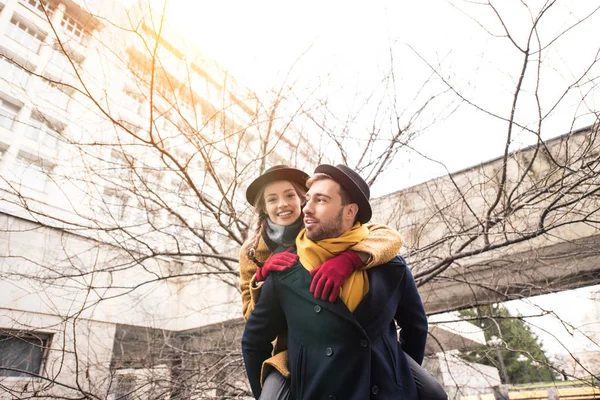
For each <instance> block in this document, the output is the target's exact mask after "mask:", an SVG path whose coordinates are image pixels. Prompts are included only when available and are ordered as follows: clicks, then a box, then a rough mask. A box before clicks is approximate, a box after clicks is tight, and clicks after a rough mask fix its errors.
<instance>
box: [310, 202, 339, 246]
mask: <svg viewBox="0 0 600 400" xmlns="http://www.w3.org/2000/svg"><path fill="white" fill-rule="evenodd" d="M343 211H344V209H343V208H342V209H341V210H340V212H339V213H338V215H336V216H335V218H332V219H330V220H329V221H327V222H321V220H319V227H318V228H317V229H316V230H314V231H311V232H309V231H308V230H306V237H307V238H309V239H310V240H312V241H313V242H318V241H319V240H323V239H329V238H336V237H339V236H340V235H341V234H342V233H344V232H342V212H343Z"/></svg>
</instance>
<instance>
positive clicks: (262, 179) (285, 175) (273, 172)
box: [246, 165, 308, 205]
mask: <svg viewBox="0 0 600 400" xmlns="http://www.w3.org/2000/svg"><path fill="white" fill-rule="evenodd" d="M307 179H308V174H307V173H306V172H303V171H300V170H299V169H296V168H291V167H288V166H287V165H275V166H273V167H271V168H269V169H268V170H266V171H265V172H263V174H262V175H261V176H259V177H258V178H256V179H255V180H253V181H252V183H251V184H250V186H248V189H247V190H246V200H248V203H250V204H252V205H254V204H255V202H256V196H258V192H259V191H260V189H261V188H262V187H263V186H265V185H266V184H269V183H271V182H275V181H291V182H296V183H297V184H299V185H300V186H301V187H306V180H307Z"/></svg>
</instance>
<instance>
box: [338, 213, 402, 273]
mask: <svg viewBox="0 0 600 400" xmlns="http://www.w3.org/2000/svg"><path fill="white" fill-rule="evenodd" d="M365 226H366V227H367V228H368V229H369V236H367V237H366V238H365V239H363V240H362V241H360V242H359V243H357V244H356V245H354V246H353V247H350V250H352V251H355V252H357V253H358V254H359V255H360V256H361V258H362V260H363V263H364V266H362V267H360V268H359V269H367V268H371V267H374V266H375V265H381V264H385V263H386V262H388V261H390V260H392V259H393V258H394V257H396V255H397V254H398V252H399V251H400V248H402V245H403V244H404V241H403V240H402V236H400V233H398V231H396V230H395V229H392V228H390V227H389V226H387V225H380V224H365ZM365 255H367V257H365Z"/></svg>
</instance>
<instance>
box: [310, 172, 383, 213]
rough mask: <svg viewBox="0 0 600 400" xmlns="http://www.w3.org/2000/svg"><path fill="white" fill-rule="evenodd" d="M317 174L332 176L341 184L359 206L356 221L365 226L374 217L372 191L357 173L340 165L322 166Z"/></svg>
mask: <svg viewBox="0 0 600 400" xmlns="http://www.w3.org/2000/svg"><path fill="white" fill-rule="evenodd" d="M316 173H322V174H327V175H329V176H331V177H332V178H333V180H334V181H336V182H337V183H339V184H340V186H341V187H342V188H343V189H344V190H345V191H346V193H348V196H350V198H351V199H352V201H353V202H354V203H356V204H357V205H358V214H357V215H356V219H357V220H358V221H359V222H361V223H363V224H364V223H367V222H369V221H370V220H371V216H372V215H373V211H372V210H371V204H369V199H370V198H371V191H370V190H369V185H367V182H365V180H364V179H363V178H361V176H360V175H358V174H357V173H356V171H353V170H351V169H350V168H348V167H347V166H345V165H341V164H338V165H336V166H335V167H334V166H333V165H328V164H321V165H319V166H318V167H317V168H315V174H316Z"/></svg>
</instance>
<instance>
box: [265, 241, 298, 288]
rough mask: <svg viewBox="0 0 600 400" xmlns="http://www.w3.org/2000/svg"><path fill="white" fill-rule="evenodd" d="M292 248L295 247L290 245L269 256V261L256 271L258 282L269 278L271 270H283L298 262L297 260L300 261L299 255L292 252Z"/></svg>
mask: <svg viewBox="0 0 600 400" xmlns="http://www.w3.org/2000/svg"><path fill="white" fill-rule="evenodd" d="M292 248H293V247H290V248H289V249H287V250H286V251H284V252H281V253H276V254H273V255H272V256H271V257H269V259H268V260H267V262H265V265H263V266H262V267H260V268H259V269H258V270H257V271H256V280H257V281H258V282H262V281H264V280H265V279H267V276H269V273H270V272H272V271H283V270H284V269H286V268H289V267H291V266H292V265H294V264H296V261H298V255H297V254H293V253H290V250H291V249H292Z"/></svg>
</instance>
